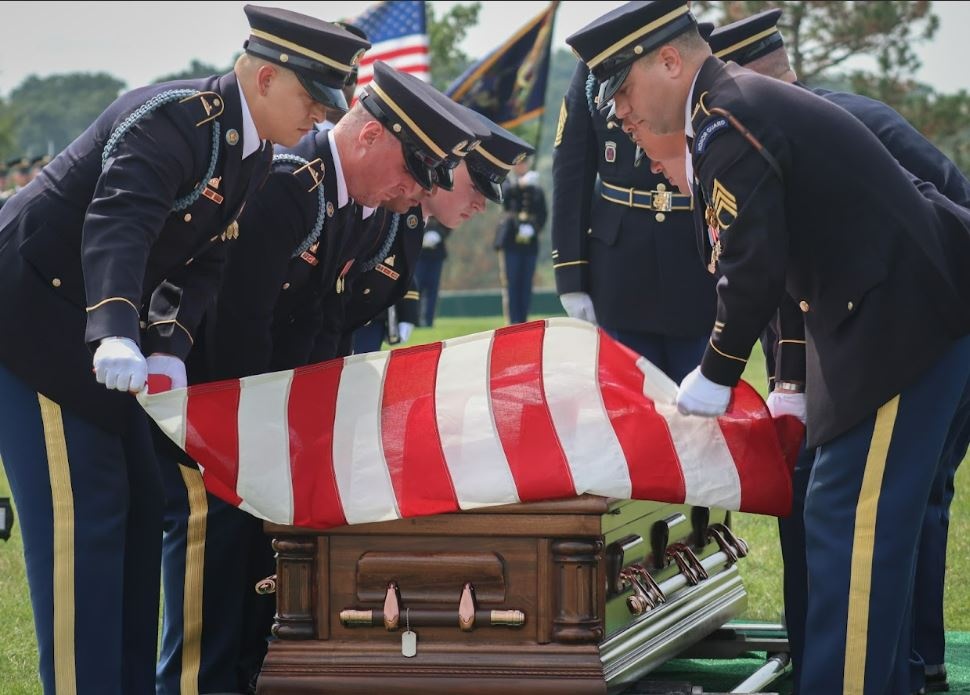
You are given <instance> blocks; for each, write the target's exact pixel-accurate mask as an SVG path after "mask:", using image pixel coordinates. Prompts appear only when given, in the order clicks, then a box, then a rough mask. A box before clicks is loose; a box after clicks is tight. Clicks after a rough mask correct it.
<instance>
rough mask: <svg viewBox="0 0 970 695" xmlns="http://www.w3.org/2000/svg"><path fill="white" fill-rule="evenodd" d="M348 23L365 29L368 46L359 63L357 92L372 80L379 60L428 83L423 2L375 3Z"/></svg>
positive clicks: (426, 31) (399, 0)
mask: <svg viewBox="0 0 970 695" xmlns="http://www.w3.org/2000/svg"><path fill="white" fill-rule="evenodd" d="M351 21H352V22H353V23H354V24H355V25H356V26H358V27H360V28H361V29H363V30H364V33H365V34H367V40H368V41H370V43H371V48H370V50H369V51H367V53H365V54H364V57H363V58H361V60H360V74H359V76H358V78H357V88H358V89H360V88H361V87H363V86H365V85H366V84H367V83H368V82H370V81H371V80H372V79H373V78H374V63H375V62H377V61H378V60H382V61H384V62H385V63H387V64H388V65H390V66H391V67H392V68H394V69H395V70H400V71H401V72H408V73H411V74H412V75H414V76H415V77H419V78H420V79H422V80H424V81H425V82H430V81H431V66H430V63H429V60H428V23H427V18H426V16H425V7H424V0H419V1H413V0H394V1H390V0H388V1H386V2H378V3H375V4H373V5H371V6H370V7H368V8H367V9H366V10H364V11H363V12H362V13H361V14H360V15H358V16H357V18H356V19H353V20H351Z"/></svg>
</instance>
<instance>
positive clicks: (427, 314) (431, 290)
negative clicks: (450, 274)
mask: <svg viewBox="0 0 970 695" xmlns="http://www.w3.org/2000/svg"><path fill="white" fill-rule="evenodd" d="M450 235H451V228H450V227H446V226H444V225H443V224H441V222H439V221H438V220H436V219H435V218H434V217H429V218H428V220H427V222H425V225H424V236H423V238H422V239H421V253H420V255H419V256H418V264H417V267H416V268H415V270H414V283H415V285H416V287H417V290H418V294H419V295H420V310H419V319H420V325H422V326H426V327H428V328H430V327H431V326H433V325H434V317H435V313H436V312H437V308H438V291H439V289H440V287H441V271H442V270H443V269H444V265H445V259H446V258H448V248H447V246H446V245H445V242H446V241H447V240H448V237H449V236H450Z"/></svg>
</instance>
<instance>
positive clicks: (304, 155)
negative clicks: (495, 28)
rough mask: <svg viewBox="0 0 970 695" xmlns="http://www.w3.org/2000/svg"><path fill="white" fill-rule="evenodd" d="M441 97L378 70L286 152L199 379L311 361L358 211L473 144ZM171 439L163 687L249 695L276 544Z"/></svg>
mask: <svg viewBox="0 0 970 695" xmlns="http://www.w3.org/2000/svg"><path fill="white" fill-rule="evenodd" d="M334 31H336V30H334ZM366 46H367V44H366V43H364V42H363V41H361V40H360V39H359V38H357V37H355V36H352V35H350V34H347V33H345V32H342V31H341V32H340V34H339V36H338V35H334V36H332V37H331V41H330V42H329V43H328V44H327V46H326V48H325V49H321V50H320V52H321V53H322V54H324V55H326V56H328V57H329V58H331V59H333V60H335V61H336V62H338V63H340V64H342V65H346V66H349V65H350V64H352V63H353V62H354V56H355V55H356V54H357V53H358V52H359V51H360V50H361V49H362V48H363V47H366ZM432 92H433V88H432V87H431V86H430V85H427V84H425V83H423V82H421V81H420V80H417V79H416V78H412V77H411V76H409V75H404V74H403V73H398V72H396V71H394V70H393V69H391V68H389V67H387V66H386V65H385V64H383V63H378V64H377V66H376V69H375V80H374V82H372V83H371V84H369V85H368V86H367V88H366V94H367V96H365V97H363V98H362V100H361V102H359V103H358V104H357V105H355V106H354V107H353V108H352V109H351V110H350V111H349V112H348V113H347V114H346V115H345V116H343V117H342V118H341V119H340V120H339V123H337V125H336V126H335V127H334V128H333V129H331V130H328V131H323V132H321V131H317V130H313V131H312V132H310V133H309V134H308V135H306V136H305V137H304V138H303V139H302V140H301V141H300V142H299V144H297V145H296V147H293V148H289V149H277V151H276V155H275V157H274V163H273V170H272V172H271V173H270V175H269V177H268V178H267V181H266V183H265V185H264V186H263V188H262V189H261V190H260V191H259V193H258V195H256V196H254V197H253V199H252V200H250V202H249V204H248V205H247V207H246V211H245V214H244V215H243V216H242V217H241V218H240V220H239V240H238V241H237V245H236V248H234V249H233V253H232V254H231V255H230V258H229V262H228V266H227V268H226V274H225V278H224V282H223V285H222V288H221V290H220V293H219V296H218V299H217V301H216V303H215V307H214V308H213V309H212V310H211V311H210V312H209V313H208V314H207V316H206V323H205V331H204V335H203V340H202V341H200V343H199V344H198V345H197V346H196V349H195V350H194V351H193V354H192V359H191V360H190V374H189V376H190V380H191V381H192V382H203V381H213V380H218V379H226V378H237V377H244V376H251V375H255V374H261V373H265V372H269V371H273V370H277V369H290V368H295V367H299V366H302V365H305V364H306V363H307V361H308V360H309V358H310V352H311V348H312V347H313V345H314V341H315V339H316V337H317V334H318V333H319V332H320V330H321V326H322V325H323V316H322V314H321V310H322V305H323V301H324V299H325V298H326V297H327V295H329V294H333V293H338V292H342V287H343V281H344V277H345V276H346V274H347V272H348V270H349V266H348V263H351V265H352V261H354V259H355V256H354V255H353V254H354V253H356V251H355V250H354V249H355V248H356V246H357V245H358V242H357V240H356V239H354V238H353V236H352V235H350V234H349V233H348V231H347V230H349V229H353V224H354V222H355V220H356V219H357V218H359V216H360V209H361V207H362V206H367V207H375V206H378V205H380V204H382V203H383V202H384V201H386V200H387V199H390V198H392V197H401V198H405V199H408V200H411V201H412V203H411V204H412V205H413V204H414V202H416V201H417V200H418V199H419V198H420V197H421V196H422V195H423V193H424V191H425V190H426V189H428V188H431V186H432V185H433V181H434V176H435V174H434V172H433V171H432V169H433V168H434V167H436V166H439V165H440V164H441V163H442V162H444V161H445V160H446V159H455V160H457V159H458V157H459V155H457V154H453V152H454V151H455V150H459V151H461V152H462V154H464V150H462V149H461V148H460V147H458V146H459V145H461V144H462V143H466V144H467V143H468V142H469V140H470V139H471V135H470V134H469V133H468V132H467V131H466V130H464V129H462V128H461V127H460V126H458V125H457V124H455V123H454V122H453V121H452V120H451V119H449V118H447V117H445V116H444V115H441V114H440V113H439V112H438V110H437V109H435V108H432V107H431V106H429V105H428V104H429V102H430V99H431V97H430V95H431V93H432ZM372 100H379V103H380V106H377V105H375V104H373V103H371V101H372ZM371 109H373V111H371ZM395 126H397V127H395ZM419 131H420V134H419ZM422 138H427V140H426V141H425V140H423V139H422ZM162 444H163V442H162V441H161V440H159V442H158V445H159V455H160V457H161V458H162V459H163V473H164V476H165V479H166V491H167V493H168V497H169V502H168V505H167V508H166V534H165V541H164V551H165V552H164V565H165V566H164V570H165V571H164V575H165V579H164V581H165V618H166V620H165V627H164V633H163V645H162V655H161V660H160V662H159V678H158V692H159V693H178V692H181V693H184V692H187V691H192V692H195V689H197V690H198V692H214V691H216V692H221V691H236V690H245V688H246V687H247V684H248V683H250V682H251V680H252V673H253V672H254V671H256V670H257V669H258V668H259V665H260V663H261V660H262V656H263V654H264V653H265V648H266V639H267V638H268V636H269V629H270V622H271V620H272V615H273V607H274V606H273V601H272V598H271V597H259V598H258V599H256V600H255V604H256V605H253V603H254V602H253V601H249V600H247V598H252V595H253V587H254V584H255V582H256V581H257V580H259V579H262V578H263V577H265V576H266V575H267V574H271V573H272V572H273V558H272V550H271V548H270V539H269V538H268V537H266V536H265V534H263V531H262V522H261V521H260V520H259V519H257V518H255V517H253V516H250V515H249V514H247V513H246V512H244V511H242V510H240V509H237V508H236V507H233V506H231V505H229V504H227V503H225V502H223V501H221V500H219V499H218V498H216V497H214V496H212V495H207V494H206V493H205V490H204V487H203V484H202V478H201V476H200V474H199V471H198V469H197V467H196V465H195V463H194V462H193V461H192V460H191V459H189V458H188V457H187V456H186V455H185V454H184V453H183V452H181V451H180V450H177V449H175V448H174V447H173V446H162ZM176 463H178V464H181V465H175V464H176ZM260 599H261V600H260ZM260 604H262V605H260ZM186 616H188V617H190V618H191V620H188V619H186Z"/></svg>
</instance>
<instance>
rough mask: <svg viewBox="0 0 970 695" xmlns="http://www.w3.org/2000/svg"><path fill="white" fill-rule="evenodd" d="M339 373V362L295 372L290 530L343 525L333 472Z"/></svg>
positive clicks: (289, 411)
mask: <svg viewBox="0 0 970 695" xmlns="http://www.w3.org/2000/svg"><path fill="white" fill-rule="evenodd" d="M342 369H343V360H339V361H338V360H335V361H333V362H325V363H323V364H320V365H314V366H312V367H303V368H300V369H297V370H296V371H295V372H294V373H293V381H292V382H291V384H290V397H289V400H288V401H287V414H286V417H287V420H288V422H289V426H290V476H291V478H292V480H293V525H294V526H313V527H317V528H325V527H330V526H344V525H346V523H347V519H346V517H345V516H344V508H343V504H341V502H340V489H339V488H338V487H337V478H336V475H335V474H334V470H333V422H334V416H335V413H336V410H337V389H338V387H339V386H340V373H341V371H342Z"/></svg>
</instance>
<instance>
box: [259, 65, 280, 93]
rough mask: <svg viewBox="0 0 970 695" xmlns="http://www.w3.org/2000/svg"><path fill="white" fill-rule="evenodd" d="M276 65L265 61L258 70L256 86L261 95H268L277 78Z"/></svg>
mask: <svg viewBox="0 0 970 695" xmlns="http://www.w3.org/2000/svg"><path fill="white" fill-rule="evenodd" d="M276 76H277V69H276V66H274V65H270V64H268V63H264V64H262V65H260V66H259V68H258V69H257V70H256V87H257V89H258V90H259V95H260V96H261V97H264V96H266V93H267V92H268V91H269V86H270V84H271V83H272V82H273V80H275V79H276Z"/></svg>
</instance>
